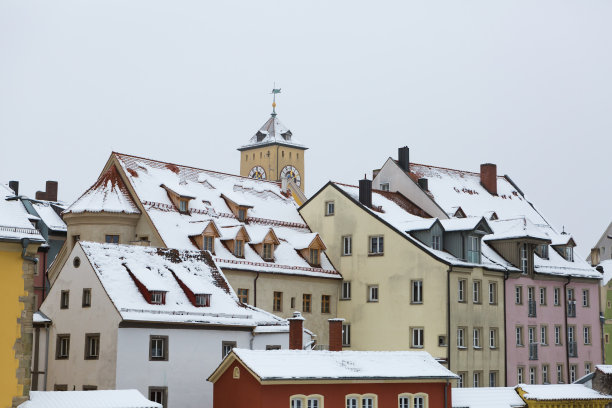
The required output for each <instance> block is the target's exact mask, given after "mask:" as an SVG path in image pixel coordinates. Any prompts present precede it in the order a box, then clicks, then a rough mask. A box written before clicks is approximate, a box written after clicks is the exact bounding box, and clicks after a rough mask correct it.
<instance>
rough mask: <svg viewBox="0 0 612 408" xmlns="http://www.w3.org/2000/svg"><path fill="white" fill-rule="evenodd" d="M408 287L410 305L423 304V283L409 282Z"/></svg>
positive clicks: (419, 281)
mask: <svg viewBox="0 0 612 408" xmlns="http://www.w3.org/2000/svg"><path fill="white" fill-rule="evenodd" d="M410 287H411V289H412V291H411V294H410V296H411V298H410V303H418V304H421V303H423V281H422V280H413V281H411V284H410Z"/></svg>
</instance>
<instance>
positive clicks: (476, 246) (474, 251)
mask: <svg viewBox="0 0 612 408" xmlns="http://www.w3.org/2000/svg"><path fill="white" fill-rule="evenodd" d="M467 247H468V250H467V261H468V262H470V263H476V264H478V263H480V237H478V236H476V235H468V245H467Z"/></svg>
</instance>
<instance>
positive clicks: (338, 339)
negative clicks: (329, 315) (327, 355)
mask: <svg viewBox="0 0 612 408" xmlns="http://www.w3.org/2000/svg"><path fill="white" fill-rule="evenodd" d="M327 321H328V322H329V351H342V322H344V319H328V320H327Z"/></svg>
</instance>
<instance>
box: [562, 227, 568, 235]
mask: <svg viewBox="0 0 612 408" xmlns="http://www.w3.org/2000/svg"><path fill="white" fill-rule="evenodd" d="M561 234H563V235H565V234H567V232H565V225H564V226H563V231H561Z"/></svg>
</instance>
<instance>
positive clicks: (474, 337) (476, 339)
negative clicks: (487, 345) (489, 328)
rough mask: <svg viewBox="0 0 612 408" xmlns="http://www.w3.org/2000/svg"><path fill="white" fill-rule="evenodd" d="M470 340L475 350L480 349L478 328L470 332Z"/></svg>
mask: <svg viewBox="0 0 612 408" xmlns="http://www.w3.org/2000/svg"><path fill="white" fill-rule="evenodd" d="M472 340H473V342H472V345H473V346H474V348H475V349H479V348H482V347H481V346H480V328H475V329H474V330H472Z"/></svg>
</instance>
